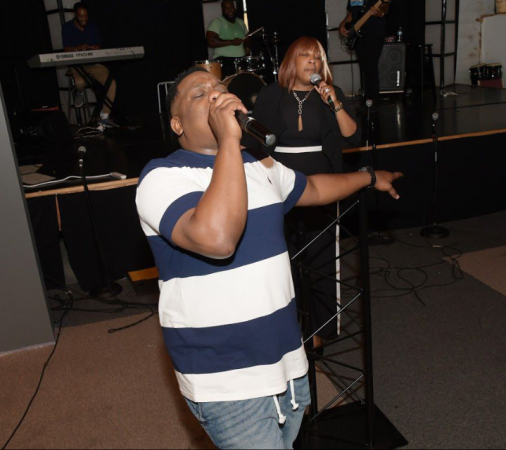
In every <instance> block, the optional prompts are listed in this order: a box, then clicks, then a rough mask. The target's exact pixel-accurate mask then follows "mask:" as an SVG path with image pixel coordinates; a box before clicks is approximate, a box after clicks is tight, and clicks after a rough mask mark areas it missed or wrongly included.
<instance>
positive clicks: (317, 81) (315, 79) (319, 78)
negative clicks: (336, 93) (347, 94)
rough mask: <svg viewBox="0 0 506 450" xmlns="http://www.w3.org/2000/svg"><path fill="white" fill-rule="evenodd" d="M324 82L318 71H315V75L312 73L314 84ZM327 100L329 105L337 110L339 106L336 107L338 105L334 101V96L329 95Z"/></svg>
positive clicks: (312, 82)
mask: <svg viewBox="0 0 506 450" xmlns="http://www.w3.org/2000/svg"><path fill="white" fill-rule="evenodd" d="M321 82H322V77H321V76H320V75H319V74H317V73H313V75H311V84H312V85H313V86H318V87H319V86H320V83H321ZM327 102H328V103H329V105H330V106H331V107H332V109H333V110H334V111H335V110H336V109H337V108H336V105H335V103H334V100H332V97H331V96H330V95H329V96H328V97H327Z"/></svg>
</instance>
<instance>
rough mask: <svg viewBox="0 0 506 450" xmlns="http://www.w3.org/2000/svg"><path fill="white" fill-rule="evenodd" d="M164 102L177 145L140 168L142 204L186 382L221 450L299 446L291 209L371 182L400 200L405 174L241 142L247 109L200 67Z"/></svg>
mask: <svg viewBox="0 0 506 450" xmlns="http://www.w3.org/2000/svg"><path fill="white" fill-rule="evenodd" d="M169 101H170V113H171V120H170V124H171V127H172V130H173V131H174V132H175V133H176V134H177V136H178V137H179V144H180V145H181V149H180V150H178V151H176V152H175V153H172V154H171V155H170V156H168V157H167V158H165V159H158V160H154V161H151V162H150V163H149V164H148V166H147V167H146V168H145V169H144V171H143V173H142V174H141V177H140V180H139V187H138V192H137V208H138V211H139V216H140V219H141V224H142V227H143V230H144V232H145V233H146V235H147V237H148V240H149V243H150V245H151V248H152V250H153V253H154V256H155V260H156V264H157V267H158V269H159V272H160V289H161V294H160V306H159V308H160V320H161V325H162V330H163V335H164V339H165V343H166V346H167V349H168V351H169V354H170V356H171V358H172V362H173V364H174V368H175V371H176V376H177V379H178V382H179V387H180V389H181V392H182V394H183V396H184V397H185V398H186V401H187V403H188V405H189V407H190V409H191V411H192V412H193V413H194V415H195V416H196V417H197V419H198V420H199V421H200V422H201V424H202V426H203V427H204V428H205V430H206V432H207V433H208V434H209V436H210V437H211V439H212V440H213V442H214V444H215V445H216V446H217V447H218V448H223V449H228V448H236V449H242V448H271V449H289V448H292V446H293V442H294V440H295V438H296V436H297V434H298V432H299V428H300V425H301V422H302V417H303V415H304V409H305V408H306V406H308V405H309V403H310V394H309V386H308V380H307V370H308V362H307V358H306V354H305V351H304V347H303V344H302V339H301V333H300V329H299V325H298V322H297V309H296V302H295V298H294V297H295V294H294V287H293V281H292V277H291V270H290V260H289V257H288V251H287V246H286V242H285V238H284V228H283V223H284V215H285V214H286V213H287V212H288V211H290V210H291V209H292V208H293V207H294V206H301V207H304V206H313V205H325V204H328V203H332V202H336V201H338V200H341V199H343V198H345V197H347V196H349V195H351V194H353V193H354V192H357V191H358V190H360V189H363V188H365V187H367V186H373V185H374V186H375V187H376V189H379V190H381V191H386V192H389V193H390V195H392V196H393V197H394V198H399V196H398V194H397V192H396V191H395V189H394V188H393V187H392V182H393V181H394V180H396V179H397V178H399V177H400V176H402V174H400V173H395V174H392V173H389V172H382V171H378V172H376V174H374V172H373V171H372V169H369V170H370V172H369V173H368V172H357V173H351V174H337V175H314V176H308V177H306V176H304V175H302V174H301V173H298V172H295V171H293V170H290V169H288V168H286V167H284V166H283V165H282V164H280V163H278V162H276V161H275V160H274V159H272V158H270V157H268V156H267V155H266V154H264V153H263V152H254V151H252V150H248V149H246V148H244V147H241V144H240V141H241V136H242V132H241V128H240V127H239V125H238V122H237V120H236V118H235V112H236V111H242V112H243V113H246V112H247V111H246V108H245V107H244V105H243V104H242V103H241V101H240V100H239V98H237V97H236V96H235V95H232V94H229V93H228V92H227V89H226V87H225V85H224V84H223V83H222V82H221V81H220V80H218V79H217V78H216V77H215V76H214V75H212V74H210V73H208V72H206V71H205V70H203V69H199V68H192V69H190V70H189V71H187V72H185V73H183V74H181V75H180V76H179V77H178V79H177V80H176V82H175V83H174V85H173V86H172V88H171V92H170V94H169Z"/></svg>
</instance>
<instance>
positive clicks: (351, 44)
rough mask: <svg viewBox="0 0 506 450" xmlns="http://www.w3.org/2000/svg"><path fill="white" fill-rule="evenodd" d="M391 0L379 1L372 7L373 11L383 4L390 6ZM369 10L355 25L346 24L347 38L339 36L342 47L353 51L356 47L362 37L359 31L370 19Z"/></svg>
mask: <svg viewBox="0 0 506 450" xmlns="http://www.w3.org/2000/svg"><path fill="white" fill-rule="evenodd" d="M390 3H391V0H379V1H378V3H376V4H375V5H374V8H375V9H379V8H380V6H382V5H384V4H390ZM372 16H373V15H372V13H371V9H369V10H368V11H367V12H366V13H365V14H364V15H363V16H362V18H361V19H360V20H358V21H357V22H356V23H355V24H352V23H351V22H348V23H347V24H346V28H347V29H348V36H343V35H341V42H342V43H343V45H344V46H345V47H346V48H348V50H350V51H351V50H355V48H356V46H357V41H358V40H359V39H360V38H361V37H362V34H361V33H360V29H361V28H362V27H363V26H364V25H365V23H366V22H367V21H368V20H369V19H370V18H371V17H372Z"/></svg>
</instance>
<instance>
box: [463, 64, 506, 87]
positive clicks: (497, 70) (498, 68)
mask: <svg viewBox="0 0 506 450" xmlns="http://www.w3.org/2000/svg"><path fill="white" fill-rule="evenodd" d="M502 69H503V67H502V65H501V64H499V63H496V64H477V65H475V66H472V67H471V68H470V69H469V71H470V72H471V81H472V83H473V84H474V85H477V84H479V83H480V81H484V80H496V79H501V78H502Z"/></svg>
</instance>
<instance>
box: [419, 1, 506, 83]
mask: <svg viewBox="0 0 506 450" xmlns="http://www.w3.org/2000/svg"><path fill="white" fill-rule="evenodd" d="M427 1H433V0H427ZM494 10H495V0H460V18H459V43H458V54H457V74H456V83H461V84H471V78H470V77H469V68H470V67H471V66H474V65H476V64H480V63H481V62H491V61H481V60H480V56H481V32H482V30H481V25H482V22H481V19H482V17H483V16H486V15H491V14H494ZM502 42H503V43H504V41H502ZM502 46H503V47H504V44H502Z"/></svg>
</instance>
